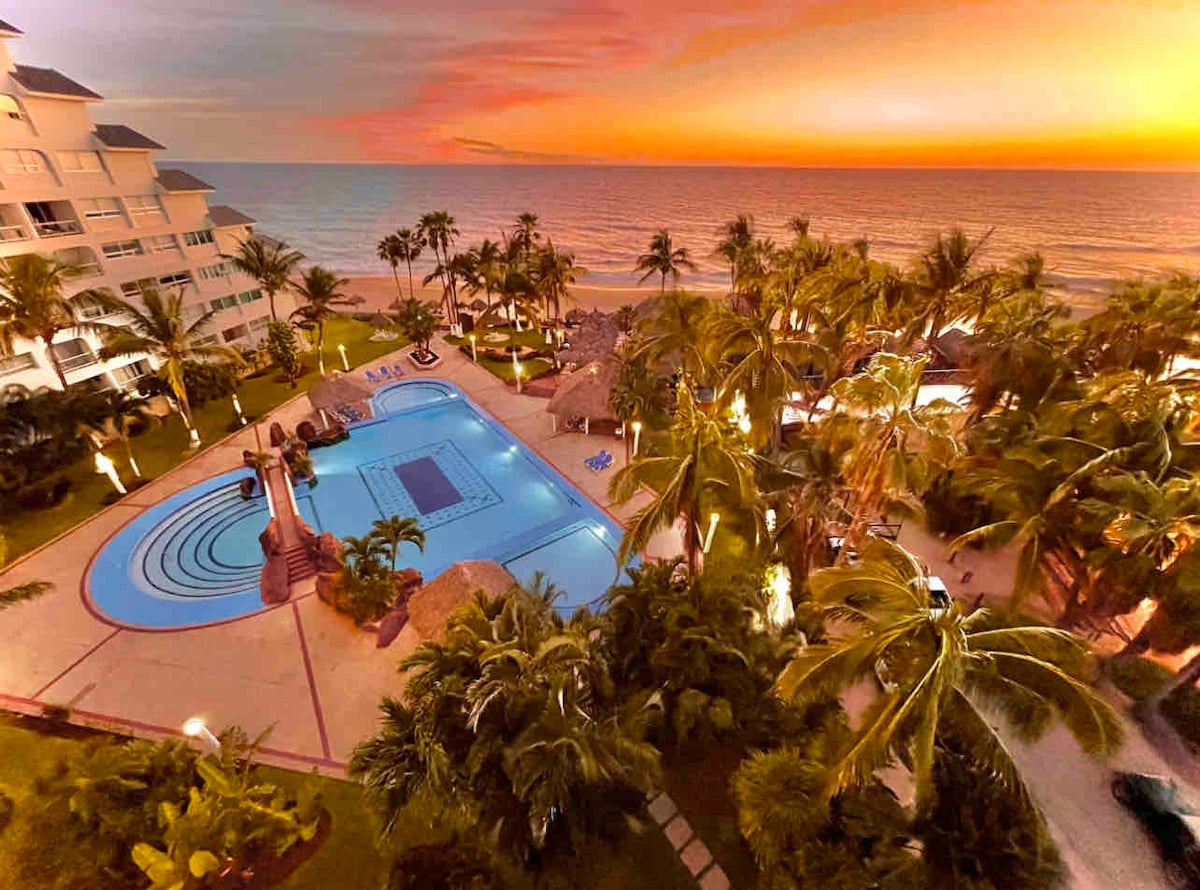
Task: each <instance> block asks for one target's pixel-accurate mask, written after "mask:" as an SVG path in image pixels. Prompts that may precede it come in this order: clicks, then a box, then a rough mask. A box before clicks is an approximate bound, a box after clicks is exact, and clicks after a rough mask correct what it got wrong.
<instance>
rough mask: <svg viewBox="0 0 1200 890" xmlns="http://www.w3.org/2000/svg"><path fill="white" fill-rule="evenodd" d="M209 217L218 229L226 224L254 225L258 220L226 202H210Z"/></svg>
mask: <svg viewBox="0 0 1200 890" xmlns="http://www.w3.org/2000/svg"><path fill="white" fill-rule="evenodd" d="M208 218H209V219H210V220H212V224H213V225H214V226H216V227H217V228H218V229H222V228H225V227H226V226H252V225H254V223H255V222H257V220H255V219H252V218H251V217H249V216H246V214H244V213H242V211H240V210H234V209H233V208H232V207H227V206H226V205H224V204H210V205H209V208H208Z"/></svg>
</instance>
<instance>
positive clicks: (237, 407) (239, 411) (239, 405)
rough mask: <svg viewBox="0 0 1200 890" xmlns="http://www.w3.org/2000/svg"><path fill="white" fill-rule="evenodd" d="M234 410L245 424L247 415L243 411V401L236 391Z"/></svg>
mask: <svg viewBox="0 0 1200 890" xmlns="http://www.w3.org/2000/svg"><path fill="white" fill-rule="evenodd" d="M233 410H234V413H236V414H237V419H238V420H239V421H241V424H242V426H245V425H246V415H245V414H243V413H242V403H241V402H240V401H239V400H238V397H237V393H236V392H235V393H234V394H233Z"/></svg>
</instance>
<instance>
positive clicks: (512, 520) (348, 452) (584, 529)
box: [88, 380, 621, 628]
mask: <svg viewBox="0 0 1200 890" xmlns="http://www.w3.org/2000/svg"><path fill="white" fill-rule="evenodd" d="M374 407H375V411H376V416H377V417H376V419H375V420H371V421H366V422H364V423H359V424H354V425H352V427H351V437H350V439H349V440H348V441H346V442H343V443H340V444H338V445H336V446H333V447H331V448H322V449H318V450H315V451H313V452H312V455H311V456H312V459H313V464H314V466H315V469H316V472H317V477H318V480H319V483H318V485H317V486H316V487H315V488H308V487H307V486H304V485H302V486H300V487H298V488H297V489H296V498H297V504H298V506H299V508H300V512H301V514H302V515H303V516H304V518H305V520H306V521H307V522H308V523H309V524H310V525H311V526H312V527H313V528H314V529H316V530H317V531H318V532H326V531H327V532H332V533H333V534H334V535H336V536H337V537H339V538H341V537H346V536H347V535H356V536H361V535H364V534H366V533H367V532H369V531H370V528H371V524H372V523H373V522H374V521H375V520H376V519H379V518H381V517H387V516H392V515H399V516H415V517H417V518H418V519H419V520H420V522H421V527H422V528H423V529H424V530H425V532H426V544H425V550H424V552H420V551H418V550H417V548H415V547H413V546H411V545H406V546H404V547H403V548H402V553H401V557H400V561H399V562H400V565H403V566H411V567H413V568H416V569H417V570H419V571H420V572H421V573H422V574H423V575H424V576H425V577H426V578H427V579H430V578H433V577H436V576H437V575H438V574H440V573H441V572H442V571H444V570H445V569H447V568H449V567H450V566H451V565H452V564H453V563H455V562H460V561H462V560H470V559H490V560H495V561H496V562H498V563H500V564H501V565H504V566H505V567H507V568H508V569H509V571H511V572H512V573H513V575H514V576H516V577H517V579H518V580H521V581H528V580H529V579H530V578H531V577H532V575H533V574H534V573H535V572H542V573H543V574H545V576H546V577H547V580H549V581H551V582H553V583H554V584H555V585H556V586H557V587H559V588H560V589H563V590H565V591H566V594H567V595H566V596H565V597H564V598H563V599H561V600H559V602H558V607H559V608H560V610H561V611H563V612H570V611H572V610H574V609H575V608H577V607H579V606H582V605H585V604H594V603H595V602H596V601H597V600H599V598H600V597H601V596H602V595H603V594H604V591H605V590H606V589H607V588H608V587H609V586H610V585H611V584H612V583H613V582H614V581H616V580H617V579H618V569H617V565H616V557H615V554H616V549H617V546H618V544H619V542H620V536H621V529H620V527H619V526H618V525H617V524H616V523H614V522H613V521H612V519H610V518H609V516H608V515H607V514H606V513H604V511H602V510H601V509H599V508H598V507H596V506H595V505H594V504H593V503H592V502H591V501H589V500H588V499H587V498H586V497H584V496H583V495H582V494H580V493H579V492H578V491H577V490H576V489H575V488H574V487H573V486H572V485H571V484H570V483H569V482H568V481H567V480H566V479H564V478H563V477H562V476H561V475H560V474H559V473H558V472H557V470H555V469H554V468H553V467H552V466H550V465H549V464H548V463H546V462H545V461H544V460H542V459H541V458H540V457H539V456H538V455H537V454H535V453H534V452H533V451H531V450H530V449H529V448H528V447H526V446H525V445H524V444H523V443H521V442H520V441H519V440H517V439H516V438H515V437H514V436H513V435H512V433H510V432H509V431H508V430H507V429H506V428H505V427H504V426H503V425H502V424H500V423H499V422H498V421H496V420H494V419H493V418H492V417H491V416H490V415H488V414H486V413H485V412H484V411H482V410H481V409H479V408H477V407H476V406H475V405H474V404H473V403H471V402H470V400H469V399H468V398H466V397H465V394H464V393H463V392H462V391H461V390H460V389H458V387H456V386H454V385H453V384H451V383H449V382H446V381H439V380H414V381H402V382H399V383H395V384H392V385H391V386H388V387H385V388H383V389H381V390H379V391H378V392H377V393H376V394H375V397H374ZM248 475H249V471H247V470H239V471H235V472H233V473H226V474H224V475H222V476H218V477H214V478H212V479H208V480H206V481H205V482H202V483H199V484H198V485H194V486H192V487H191V488H189V489H187V490H185V491H183V492H180V493H179V494H177V495H175V496H174V497H172V498H168V499H167V500H165V501H163V502H162V503H160V504H158V505H156V506H154V507H153V508H151V509H149V510H147V511H146V512H145V513H143V514H142V515H141V516H139V517H138V518H137V519H135V520H134V521H132V522H131V523H130V524H129V525H127V526H125V528H123V529H122V530H121V531H120V532H118V533H117V534H116V535H115V536H114V537H113V539H112V540H111V541H109V543H108V544H106V545H105V547H104V548H103V549H102V550H101V551H100V553H98V554H97V557H96V560H95V562H94V563H93V567H92V571H91V573H90V575H89V578H88V588H89V594H90V598H91V601H92V603H93V605H94V606H95V607H96V608H97V609H98V610H99V611H100V612H102V613H103V614H105V615H106V616H107V617H109V618H111V619H113V620H115V621H116V622H118V623H120V624H123V625H126V626H133V627H144V628H170V627H189V626H199V625H203V624H210V623H213V622H216V621H221V620H225V619H228V618H234V617H238V616H241V615H247V614H250V613H252V612H256V611H260V610H261V609H262V608H263V605H262V603H261V601H260V599H259V596H258V577H259V573H260V570H261V567H262V563H263V558H262V554H261V551H260V549H259V545H258V534H259V533H260V532H261V531H262V529H263V527H264V526H265V525H266V522H267V516H268V511H267V506H266V502H265V500H264V499H263V498H262V497H256V498H253V499H251V500H249V501H245V500H242V498H241V497H240V495H239V494H238V491H237V484H238V482H239V481H240V480H241V479H243V478H245V477H246V476H248Z"/></svg>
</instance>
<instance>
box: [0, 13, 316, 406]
mask: <svg viewBox="0 0 1200 890" xmlns="http://www.w3.org/2000/svg"><path fill="white" fill-rule="evenodd" d="M20 35H21V32H20V31H19V30H18V29H16V28H14V27H12V26H11V25H9V24H8V23H6V22H3V21H0V259H7V258H9V257H14V256H19V255H21V254H29V253H38V254H41V255H43V256H46V257H49V258H53V259H57V260H59V261H61V262H64V263H69V264H71V265H74V266H77V267H78V274H77V275H75V276H73V277H72V279H71V284H70V287H69V289H68V291H67V295H68V296H71V295H72V294H75V293H78V292H80V291H83V290H86V289H94V288H104V289H107V290H109V291H110V292H112V293H114V294H119V295H121V296H123V297H125V298H126V299H136V298H137V297H138V295H139V294H140V293H141V292H142V291H144V290H146V289H149V288H154V289H157V290H158V291H159V292H160V293H162V294H164V295H167V294H173V293H177V292H180V291H182V293H183V295H184V302H185V305H186V319H185V320H186V321H187V322H188V323H191V322H193V321H195V320H196V319H197V318H199V317H201V316H202V315H204V314H205V313H206V312H210V311H212V312H215V313H216V314H215V315H214V317H213V320H212V322H211V323H210V325H209V326H208V328H207V329H206V330H205V334H204V337H203V338H202V340H203V341H205V342H217V343H224V344H228V345H230V346H248V345H251V344H252V343H254V342H256V341H258V340H260V339H262V338H263V337H265V335H266V327H267V322H268V321H269V319H270V309H269V307H268V305H267V300H266V299H265V298H264V297H263V294H262V293H261V292H260V291H259V289H258V286H257V284H256V282H255V281H254V279H252V278H248V277H247V276H245V275H242V274H240V273H238V272H236V271H235V270H234V269H233V268H232V266H231V264H230V263H228V262H227V261H224V260H222V259H221V256H222V255H223V254H226V255H227V254H231V253H234V252H235V251H236V247H237V242H238V241H239V240H243V239H245V238H246V237H248V236H249V235H250V234H251V232H252V226H253V225H254V220H252V219H250V217H248V216H246V215H244V214H242V213H239V212H238V211H236V210H234V209H232V208H230V207H225V206H221V205H213V206H209V203H208V195H209V194H210V193H211V192H212V191H213V188H212V186H210V185H208V184H207V183H205V182H203V181H201V180H200V179H197V178H196V177H195V176H192V175H191V174H189V173H187V172H185V171H183V170H174V169H158V168H157V167H156V166H155V163H154V152H156V151H162V150H163V146H161V145H159V144H158V143H157V142H155V141H154V140H152V139H149V138H147V137H146V136H143V135H142V134H141V133H138V132H137V131H135V130H132V129H130V128H129V127H126V126H122V125H121V124H97V123H94V122H93V121H92V115H91V110H92V109H91V107H90V106H93V105H95V104H97V103H99V102H100V101H101V99H102V97H101V96H100V95H98V94H97V93H94V92H92V91H91V90H89V89H88V88H87V87H85V86H82V85H81V84H78V83H76V82H75V81H73V80H71V79H70V78H68V77H66V76H64V75H63V74H60V73H59V72H58V71H55V70H54V69H51V68H34V67H31V66H29V65H17V64H14V63H13V62H12V60H11V58H10V56H9V54H8V41H9V40H11V39H13V38H16V37H19V36H20ZM294 308H295V306H294V303H293V302H292V300H291V298H290V297H289V296H288V295H286V294H279V295H278V296H277V297H276V313H277V314H278V316H279V317H280V318H281V319H286V318H287V316H288V313H289V312H291V311H292V309H294ZM78 314H79V315H80V317H83V318H86V319H87V320H89V321H96V322H101V323H110V324H116V323H119V322H120V318H119V317H113V316H107V317H106V316H104V315H103V314H102V312H101V311H100V310H99V309H96V308H94V307H93V308H90V309H87V308H81V309H80V311H79V313H78ZM100 346H101V344H100V341H99V339H98V338H97V337H94V336H89V335H84V334H81V333H78V332H63V333H60V334H59V335H58V337H56V338H55V340H54V342H53V343H42V342H40V341H39V342H29V341H19V342H17V343H16V344H15V348H14V349H13V350H12V351H11V352H9V353H7V354H0V390H2V389H4V388H5V387H6V386H8V385H10V384H19V385H21V386H24V387H28V388H29V389H37V388H38V387H43V386H46V387H51V388H55V389H57V388H60V384H59V380H58V377H57V375H56V374H55V372H54V368H53V365H52V363H51V361H50V358H49V355H48V350H53V351H54V354H55V356H56V357H57V358H58V359H59V361H60V364H61V366H62V368H63V370H64V372H65V376H66V378H67V384H68V385H69V386H74V385H75V384H78V383H83V382H85V381H90V382H91V384H92V385H97V386H99V387H101V388H111V387H123V388H129V387H130V386H131V385H132V383H133V381H135V380H136V379H137V378H138V377H140V376H142V375H143V374H146V373H149V372H150V371H151V370H153V369H152V368H151V366H150V362H149V361H148V360H147V359H145V358H141V359H139V358H138V357H136V356H132V357H125V358H119V359H114V360H112V361H101V360H100V358H99V357H98V356H99V351H100Z"/></svg>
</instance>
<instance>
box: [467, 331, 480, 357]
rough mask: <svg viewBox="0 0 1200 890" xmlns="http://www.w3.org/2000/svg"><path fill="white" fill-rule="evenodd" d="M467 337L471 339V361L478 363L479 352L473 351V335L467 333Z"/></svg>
mask: <svg viewBox="0 0 1200 890" xmlns="http://www.w3.org/2000/svg"><path fill="white" fill-rule="evenodd" d="M467 339H468V340H470V341H471V361H473V362H474V363H475V364H479V354H478V353H476V352H475V335H474V334H468V335H467Z"/></svg>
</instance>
